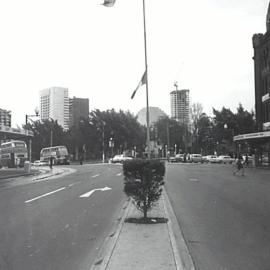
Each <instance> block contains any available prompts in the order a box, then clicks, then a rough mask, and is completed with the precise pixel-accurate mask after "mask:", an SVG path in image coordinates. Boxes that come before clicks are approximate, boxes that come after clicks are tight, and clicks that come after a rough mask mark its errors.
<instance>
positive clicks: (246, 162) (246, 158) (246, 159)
mask: <svg viewBox="0 0 270 270" xmlns="http://www.w3.org/2000/svg"><path fill="white" fill-rule="evenodd" d="M245 164H246V165H247V166H248V154H246V157H245Z"/></svg>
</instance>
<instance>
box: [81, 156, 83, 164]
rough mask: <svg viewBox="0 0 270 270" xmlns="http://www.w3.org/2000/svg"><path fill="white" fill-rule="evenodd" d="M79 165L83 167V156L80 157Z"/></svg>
mask: <svg viewBox="0 0 270 270" xmlns="http://www.w3.org/2000/svg"><path fill="white" fill-rule="evenodd" d="M80 164H81V165H83V155H81V156H80Z"/></svg>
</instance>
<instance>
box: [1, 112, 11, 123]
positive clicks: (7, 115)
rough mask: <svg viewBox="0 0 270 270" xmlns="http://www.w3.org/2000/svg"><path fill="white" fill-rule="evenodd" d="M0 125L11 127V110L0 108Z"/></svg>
mask: <svg viewBox="0 0 270 270" xmlns="http://www.w3.org/2000/svg"><path fill="white" fill-rule="evenodd" d="M0 126H8V127H11V112H10V111H7V110H3V109H0Z"/></svg>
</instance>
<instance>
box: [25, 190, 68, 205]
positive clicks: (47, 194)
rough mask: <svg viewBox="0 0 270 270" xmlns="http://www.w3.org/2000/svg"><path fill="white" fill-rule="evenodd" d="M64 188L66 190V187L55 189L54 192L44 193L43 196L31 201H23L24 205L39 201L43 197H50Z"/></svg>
mask: <svg viewBox="0 0 270 270" xmlns="http://www.w3.org/2000/svg"><path fill="white" fill-rule="evenodd" d="M65 188H66V187H62V188H59V189H56V190H54V191H51V192H48V193H45V194H43V195H40V196H38V197H35V198H33V199H31V200H28V201H25V203H29V202H33V201H35V200H38V199H40V198H43V197H46V196H49V195H51V194H53V193H56V192H58V191H61V190H63V189H65Z"/></svg>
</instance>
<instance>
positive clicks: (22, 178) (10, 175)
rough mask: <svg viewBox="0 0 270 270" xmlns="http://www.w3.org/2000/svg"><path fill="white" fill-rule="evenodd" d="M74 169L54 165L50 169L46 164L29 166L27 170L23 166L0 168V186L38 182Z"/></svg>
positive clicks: (60, 175)
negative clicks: (36, 166)
mask: <svg viewBox="0 0 270 270" xmlns="http://www.w3.org/2000/svg"><path fill="white" fill-rule="evenodd" d="M75 171H76V169H72V168H67V167H64V168H62V167H57V166H54V167H53V168H52V169H50V168H49V167H48V166H44V167H43V166H42V167H39V168H31V170H30V171H29V172H27V171H25V170H24V169H23V168H18V169H4V168H2V169H0V185H1V186H3V185H4V186H17V185H24V184H28V183H33V182H38V181H42V180H46V179H55V178H58V177H62V176H64V175H68V174H71V173H73V172H75Z"/></svg>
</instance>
